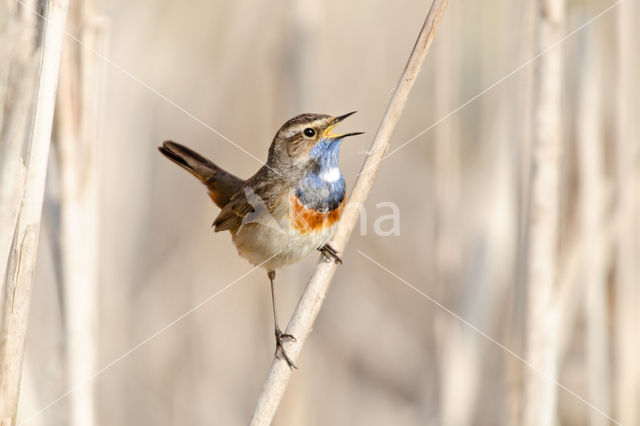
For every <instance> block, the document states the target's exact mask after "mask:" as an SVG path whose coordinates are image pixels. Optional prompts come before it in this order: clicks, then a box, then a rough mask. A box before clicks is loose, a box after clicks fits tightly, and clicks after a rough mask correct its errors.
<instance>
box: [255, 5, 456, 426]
mask: <svg viewBox="0 0 640 426" xmlns="http://www.w3.org/2000/svg"><path fill="white" fill-rule="evenodd" d="M446 5H447V0H434V1H433V3H432V4H431V8H430V9H429V13H428V14H427V17H426V19H425V22H424V25H423V27H422V29H421V31H420V33H419V35H418V40H417V41H416V44H415V46H414V47H413V51H412V52H411V55H410V56H409V60H408V62H407V65H406V66H405V69H404V71H403V73H402V75H401V77H400V80H399V82H398V84H397V86H396V88H395V90H394V92H393V96H392V97H391V100H390V102H389V105H388V107H387V110H386V112H385V114H384V117H383V118H382V121H381V123H380V126H379V127H378V131H377V132H376V135H375V137H374V138H373V142H372V143H371V148H370V149H369V152H368V154H367V157H366V159H365V161H364V164H363V166H362V169H361V171H360V174H359V175H358V179H357V181H356V183H355V185H354V188H353V192H352V193H351V196H350V197H349V202H348V203H347V207H346V209H345V212H344V213H343V215H342V218H341V220H340V223H339V225H338V229H337V230H336V233H335V236H334V238H333V240H332V242H331V244H332V246H333V247H334V248H335V249H336V250H337V251H338V252H339V253H343V252H344V249H345V247H346V244H347V241H348V240H349V236H350V235H351V232H352V231H353V228H354V227H355V224H356V222H357V220H358V215H359V213H360V209H361V207H362V205H363V204H364V201H365V200H366V198H367V195H368V194H369V191H370V190H371V187H372V186H373V181H374V179H375V176H376V174H377V173H378V169H379V168H380V163H381V162H382V160H383V159H384V155H385V154H386V153H387V151H388V150H389V146H390V145H389V139H390V138H391V135H392V133H393V130H394V129H395V126H396V124H397V122H398V120H399V118H400V116H401V115H402V111H403V110H404V107H405V105H406V103H407V99H408V97H409V93H410V91H411V88H412V87H413V84H414V83H415V79H416V77H417V75H418V73H419V71H420V68H421V67H422V63H423V62H424V58H425V57H426V56H427V52H428V51H429V47H430V46H431V42H432V40H433V37H434V36H435V33H436V31H437V29H438V24H439V22H440V19H441V18H442V15H443V13H444V10H445V8H446ZM335 271H336V264H335V263H333V262H329V261H326V260H325V259H322V258H321V259H320V261H319V262H318V263H317V264H316V268H315V270H314V272H313V274H312V276H311V278H310V279H309V283H308V284H307V287H306V289H305V291H304V293H303V295H302V297H301V298H300V301H299V302H298V305H297V306H296V309H295V311H294V312H293V315H292V316H291V320H290V321H289V325H288V326H287V331H286V333H288V334H292V335H294V336H296V338H297V341H296V342H290V343H289V344H288V345H287V348H286V349H287V353H288V354H289V356H290V357H291V358H292V359H293V360H294V361H295V360H296V359H297V358H298V355H299V353H300V351H301V350H302V345H303V344H304V342H305V340H306V338H307V336H308V335H309V333H310V332H311V329H312V326H313V323H314V321H315V318H316V317H317V315H318V312H319V311H320V308H321V306H322V302H323V301H324V298H325V295H326V293H327V290H328V289H329V285H330V284H331V279H332V278H333V275H334V274H335ZM290 377H291V369H290V368H289V366H288V365H287V363H286V362H284V361H282V360H280V359H278V358H275V359H274V361H273V364H272V365H271V369H270V371H269V374H268V375H267V378H266V380H265V382H264V384H263V387H262V391H261V393H260V396H259V397H258V401H257V404H256V407H255V410H254V412H253V415H252V417H251V420H250V422H249V424H250V425H253V426H257V425H268V424H271V422H272V420H273V417H274V415H275V413H276V409H277V408H278V405H279V403H280V400H281V399H282V395H283V394H284V391H285V389H286V387H287V383H288V382H289V378H290Z"/></svg>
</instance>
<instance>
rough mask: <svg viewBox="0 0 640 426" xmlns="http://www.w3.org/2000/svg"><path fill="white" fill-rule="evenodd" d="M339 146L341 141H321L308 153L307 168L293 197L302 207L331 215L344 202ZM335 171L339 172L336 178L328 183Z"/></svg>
mask: <svg viewBox="0 0 640 426" xmlns="http://www.w3.org/2000/svg"><path fill="white" fill-rule="evenodd" d="M341 143H342V139H320V141H318V143H316V145H315V146H314V147H313V148H312V149H311V151H309V158H310V161H309V166H308V168H307V170H306V171H305V174H304V175H303V176H302V180H301V181H300V184H299V185H298V187H297V188H296V197H298V199H299V200H300V201H301V202H302V204H303V205H304V206H305V207H308V208H311V209H313V210H316V211H318V212H330V211H332V210H335V209H337V208H338V207H339V206H340V204H341V203H342V200H344V196H345V193H346V185H345V183H344V177H343V176H342V173H340V171H339V169H338V157H339V154H340V144H341ZM334 170H337V171H338V174H339V175H338V178H337V179H335V180H333V179H331V180H327V179H326V178H327V177H329V176H330V175H331V173H335V172H333V171H334ZM331 177H333V176H331Z"/></svg>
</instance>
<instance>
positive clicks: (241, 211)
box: [158, 111, 362, 367]
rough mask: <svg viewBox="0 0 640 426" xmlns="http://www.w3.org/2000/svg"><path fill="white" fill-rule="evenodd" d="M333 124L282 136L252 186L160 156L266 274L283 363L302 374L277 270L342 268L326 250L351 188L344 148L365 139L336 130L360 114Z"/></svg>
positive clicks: (166, 150) (323, 118) (193, 162)
mask: <svg viewBox="0 0 640 426" xmlns="http://www.w3.org/2000/svg"><path fill="white" fill-rule="evenodd" d="M354 113H355V111H354V112H350V113H348V114H344V115H341V116H339V117H332V116H330V115H325V114H301V115H298V116H296V117H294V118H292V119H291V120H289V121H287V122H286V123H285V124H284V125H283V126H282V127H281V128H280V130H278V132H277V133H276V135H275V137H274V138H273V142H272V143H271V146H270V148H269V156H268V158H267V163H266V164H265V165H264V166H262V167H261V168H260V170H258V171H257V172H256V174H254V175H253V176H251V177H250V178H249V179H247V180H242V179H240V178H238V177H236V176H234V175H232V174H231V173H228V172H227V171H225V170H223V169H221V168H220V167H218V166H217V165H216V164H214V163H213V162H211V161H209V160H208V159H206V158H204V157H203V156H201V155H200V154H198V153H196V152H194V151H192V150H191V149H189V148H187V147H185V146H183V145H180V144H177V143H175V142H170V141H166V142H164V143H163V144H162V146H161V147H159V148H158V149H159V150H160V152H161V153H162V154H164V155H165V156H166V157H167V158H169V159H170V160H171V161H173V162H174V163H176V164H178V165H179V166H181V167H183V168H184V169H185V170H187V171H188V172H189V173H191V174H192V175H194V176H195V177H196V178H198V180H200V182H202V183H203V184H204V185H206V187H207V188H208V190H209V196H210V197H211V199H212V200H213V202H214V203H215V204H216V205H217V206H218V207H220V208H221V209H222V210H221V211H220V213H219V214H218V216H217V217H216V219H215V220H214V222H213V227H214V230H215V231H216V232H218V231H229V232H230V233H231V237H232V239H233V242H234V244H235V246H236V248H237V250H238V253H239V254H240V256H242V257H244V258H246V259H247V260H249V262H251V264H253V265H260V266H262V267H264V268H265V269H266V270H267V275H268V277H269V281H270V283H271V300H272V303H273V320H274V323H275V337H276V355H277V356H279V355H280V354H282V357H283V358H284V359H285V360H286V362H287V363H288V364H289V366H290V367H295V365H294V364H293V362H292V361H291V359H290V358H289V356H288V355H287V353H286V352H285V350H284V347H283V346H282V342H283V339H292V340H294V341H295V337H294V336H292V335H290V334H285V333H283V332H282V331H281V330H280V327H279V326H278V316H277V314H276V298H275V291H274V280H275V277H276V270H277V269H279V268H281V267H282V266H285V265H289V264H292V263H295V262H297V261H298V260H300V259H302V258H303V257H304V256H306V255H307V254H309V253H310V252H312V251H314V250H319V251H320V252H321V253H322V254H323V255H324V256H325V257H326V258H327V259H329V260H332V261H334V262H336V263H342V260H341V259H340V257H339V256H338V253H337V252H336V251H335V250H334V249H333V248H332V247H331V246H330V245H329V244H328V243H327V241H328V240H329V239H330V238H331V237H332V235H333V232H334V230H335V227H336V224H337V222H338V220H339V219H340V215H341V213H342V211H343V210H344V205H345V199H346V196H345V195H346V185H345V181H344V177H343V176H342V173H341V172H340V168H339V165H338V157H339V151H340V145H341V143H342V140H343V139H344V138H346V137H348V136H355V135H359V134H362V132H355V133H346V134H342V135H340V134H334V133H333V128H334V127H335V126H336V125H337V124H338V123H339V122H341V121H342V120H344V119H345V118H347V117H349V116H350V115H352V114H354Z"/></svg>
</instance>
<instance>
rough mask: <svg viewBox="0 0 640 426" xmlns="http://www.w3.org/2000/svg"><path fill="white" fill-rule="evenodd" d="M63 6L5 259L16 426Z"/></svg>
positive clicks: (1, 342) (3, 384) (47, 44)
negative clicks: (19, 208)
mask: <svg viewBox="0 0 640 426" xmlns="http://www.w3.org/2000/svg"><path fill="white" fill-rule="evenodd" d="M67 6H68V1H67V0H50V1H48V2H47V19H46V24H45V28H44V33H43V36H42V37H43V39H42V65H41V68H40V75H39V82H38V90H37V97H36V103H35V110H34V118H33V128H32V132H31V141H30V144H29V151H28V155H27V157H28V161H27V176H26V181H25V187H24V196H23V199H22V208H21V210H20V213H19V216H18V220H17V229H16V231H15V234H14V235H15V237H14V241H13V245H12V247H11V253H10V256H9V262H8V263H7V271H6V283H5V287H4V290H5V297H4V300H3V302H4V303H3V307H2V317H1V319H0V323H1V324H0V425H1V426H8V425H12V424H15V421H16V410H17V406H18V395H19V391H20V377H21V372H22V360H23V356H24V339H25V335H26V331H27V319H28V316H29V305H30V303H31V286H32V280H33V272H34V268H35V263H36V254H37V248H38V233H39V230H40V216H41V213H42V201H43V195H44V184H45V177H46V174H47V159H48V157H49V146H50V141H51V128H52V125H53V111H54V108H55V99H56V90H57V86H58V73H59V70H60V57H61V51H62V40H63V35H64V26H65V22H66V18H67Z"/></svg>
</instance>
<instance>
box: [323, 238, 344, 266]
mask: <svg viewBox="0 0 640 426" xmlns="http://www.w3.org/2000/svg"><path fill="white" fill-rule="evenodd" d="M318 250H320V253H322V255H323V256H324V257H326V258H327V259H328V260H330V261H333V262H334V263H342V259H340V256H338V252H337V251H336V249H334V248H333V247H331V245H329V243H327V244H325V245H323V246H322V247H320V248H319V249H318Z"/></svg>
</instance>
